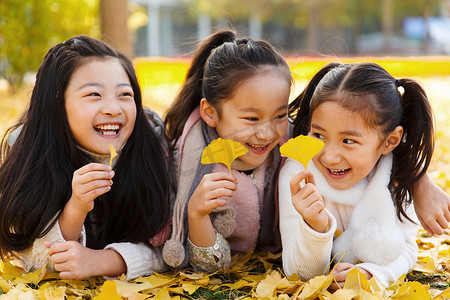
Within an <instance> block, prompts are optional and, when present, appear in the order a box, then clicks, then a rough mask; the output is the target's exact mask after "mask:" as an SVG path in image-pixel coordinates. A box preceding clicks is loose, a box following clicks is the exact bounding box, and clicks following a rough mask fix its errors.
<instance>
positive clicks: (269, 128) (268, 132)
mask: <svg viewBox="0 0 450 300" xmlns="http://www.w3.org/2000/svg"><path fill="white" fill-rule="evenodd" d="M275 126H276V125H275V124H272V122H264V123H263V124H258V125H257V126H256V127H255V135H256V137H257V138H258V139H260V140H263V141H269V140H272V139H274V138H275V136H276V135H277V130H276V127H275Z"/></svg>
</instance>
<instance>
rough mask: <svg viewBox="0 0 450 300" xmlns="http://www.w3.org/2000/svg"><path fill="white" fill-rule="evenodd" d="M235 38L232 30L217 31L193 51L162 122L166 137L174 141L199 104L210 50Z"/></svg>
mask: <svg viewBox="0 0 450 300" xmlns="http://www.w3.org/2000/svg"><path fill="white" fill-rule="evenodd" d="M235 39H236V34H235V33H234V32H233V31H229V30H225V31H219V32H217V33H215V34H213V35H211V36H210V37H208V38H207V39H206V40H204V41H203V42H202V43H201V44H200V46H199V48H198V49H197V51H196V52H195V54H194V56H193V58H192V62H191V65H190V67H189V69H188V72H187V74H186V79H185V81H184V84H183V86H182V87H181V90H180V91H179V93H178V95H177V96H176V97H175V100H174V101H173V102H172V104H171V106H170V107H169V109H168V112H167V114H166V116H165V119H164V122H165V124H166V127H167V137H168V138H169V140H171V141H174V142H175V143H176V141H177V139H178V138H179V137H180V136H181V134H182V133H183V127H184V124H185V123H186V121H187V119H188V118H189V115H190V114H191V113H192V112H193V111H194V109H195V108H196V107H197V106H198V105H200V100H201V99H202V98H203V95H202V81H203V73H204V68H205V63H206V61H207V60H208V57H209V56H210V54H211V52H212V51H213V50H214V49H215V48H217V47H218V46H220V45H222V44H223V43H225V42H232V41H234V40H235Z"/></svg>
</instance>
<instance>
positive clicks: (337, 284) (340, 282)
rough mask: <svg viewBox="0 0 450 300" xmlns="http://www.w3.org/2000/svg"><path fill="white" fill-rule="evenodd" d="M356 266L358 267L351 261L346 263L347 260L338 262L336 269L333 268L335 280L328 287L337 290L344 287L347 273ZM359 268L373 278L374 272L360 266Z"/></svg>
mask: <svg viewBox="0 0 450 300" xmlns="http://www.w3.org/2000/svg"><path fill="white" fill-rule="evenodd" d="M354 268H356V266H355V265H353V264H351V263H346V262H344V263H338V264H337V265H336V266H335V267H334V270H333V275H334V280H333V282H332V283H331V285H330V287H329V288H328V289H329V290H331V291H336V290H337V289H341V288H343V287H344V283H345V278H347V273H348V272H349V271H350V270H353V269H354ZM358 269H359V271H360V272H361V273H364V274H366V275H367V279H370V278H372V274H370V273H369V272H367V271H366V270H364V269H360V268H358Z"/></svg>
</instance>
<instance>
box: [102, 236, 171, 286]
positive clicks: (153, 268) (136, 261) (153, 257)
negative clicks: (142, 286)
mask: <svg viewBox="0 0 450 300" xmlns="http://www.w3.org/2000/svg"><path fill="white" fill-rule="evenodd" d="M108 249H111V250H114V251H116V252H117V253H119V254H120V256H122V258H123V260H124V261H125V264H126V265H127V274H126V275H127V280H132V279H136V278H138V277H141V276H147V275H151V274H152V273H153V272H165V271H167V269H168V268H167V265H166V264H165V263H164V260H163V257H162V247H152V246H150V245H147V244H145V243H137V244H135V243H129V242H122V243H113V244H109V245H107V246H106V247H105V248H104V250H108Z"/></svg>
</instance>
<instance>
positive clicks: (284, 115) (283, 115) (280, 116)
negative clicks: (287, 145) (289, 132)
mask: <svg viewBox="0 0 450 300" xmlns="http://www.w3.org/2000/svg"><path fill="white" fill-rule="evenodd" d="M286 117H287V114H281V115H279V116H276V117H275V119H277V120H283V119H284V118H286Z"/></svg>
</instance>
